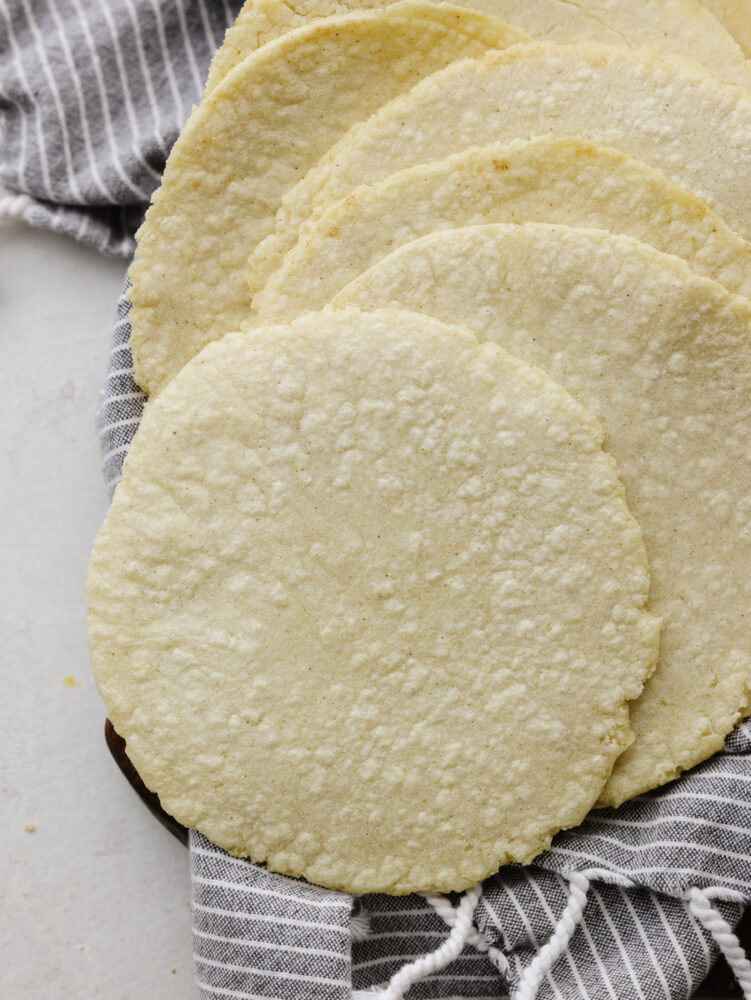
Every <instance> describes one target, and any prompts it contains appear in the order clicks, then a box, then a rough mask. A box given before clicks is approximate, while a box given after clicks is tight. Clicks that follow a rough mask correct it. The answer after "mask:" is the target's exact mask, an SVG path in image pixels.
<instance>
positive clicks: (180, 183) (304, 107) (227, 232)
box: [129, 0, 526, 395]
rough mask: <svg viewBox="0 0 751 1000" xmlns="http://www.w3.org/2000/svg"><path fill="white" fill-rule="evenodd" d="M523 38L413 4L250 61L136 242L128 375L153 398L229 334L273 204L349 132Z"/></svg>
mask: <svg viewBox="0 0 751 1000" xmlns="http://www.w3.org/2000/svg"><path fill="white" fill-rule="evenodd" d="M524 38H526V36H525V35H524V34H523V33H522V32H519V31H517V30H515V29H513V28H509V27H507V26H506V25H504V24H502V23H501V22H500V21H498V20H496V19H495V18H491V17H488V16H486V15H484V14H479V13H476V12H472V11H468V10H465V9H463V8H456V7H451V6H449V5H445V4H431V3H423V2H420V0H405V2H403V3H400V4H398V5H394V6H392V7H390V8H389V9H388V10H387V11H370V12H365V13H362V14H356V15H350V16H347V17H339V18H330V19H327V20H321V21H318V22H317V23H316V24H313V25H309V26H308V27H304V28H300V29H298V30H297V31H294V32H290V33H289V34H287V35H285V36H284V37H282V38H280V39H278V40H277V41H275V42H272V43H270V44H268V45H265V46H264V47H263V48H262V49H259V51H258V52H256V53H254V54H252V55H250V56H249V57H248V58H247V59H246V60H245V61H244V62H242V63H241V64H240V65H239V66H237V68H236V69H235V70H234V71H233V72H232V73H230V75H229V76H228V77H226V79H225V80H224V81H223V82H222V84H221V86H219V87H216V88H215V89H214V90H213V91H212V92H211V94H209V95H208V96H207V97H206V98H205V99H204V100H203V101H202V102H201V106H200V107H199V108H197V109H196V110H195V111H194V112H193V114H192V115H191V117H190V119H189V120H188V123H187V124H186V126H185V128H184V129H183V131H182V132H181V134H180V138H179V139H178V140H177V142H176V143H175V146H174V147H173V149H172V152H171V154H170V157H169V160H168V162H167V166H166V169H165V171H164V177H163V179H162V184H161V187H160V188H159V189H158V191H157V192H156V193H155V195H154V199H153V204H152V206H151V208H150V209H149V211H148V213H147V215H146V220H145V222H144V223H143V225H142V226H141V229H140V230H139V232H138V234H137V240H138V250H137V252H136V257H135V261H134V263H133V264H132V266H131V269H130V278H131V281H132V288H131V289H130V291H129V297H130V300H131V302H132V304H133V308H132V310H131V313H130V317H129V318H130V322H131V326H132V336H131V342H130V343H131V348H132V351H133V362H134V369H135V377H136V381H137V382H138V384H139V385H140V386H141V388H143V389H144V390H145V391H146V392H148V393H149V394H151V395H153V394H154V393H156V392H158V391H159V389H160V388H161V387H162V386H163V385H164V384H165V382H166V381H167V380H168V379H169V378H170V377H171V376H172V375H174V373H175V372H176V371H178V370H179V369H180V368H181V367H182V366H183V364H185V362H186V361H188V360H189V359H190V358H192V357H193V356H194V355H195V354H197V353H198V351H199V350H200V349H201V348H202V347H203V346H204V345H205V344H207V343H209V341H211V340H215V339H217V338H218V337H221V336H223V335H224V334H225V333H227V332H228V331H230V330H236V329H238V328H239V326H240V322H241V320H242V319H244V318H245V316H246V314H247V311H248V308H249V304H250V297H249V295H248V291H247V287H246V284H245V281H244V278H243V268H244V266H245V263H246V261H247V259H248V255H249V254H250V252H251V251H252V250H253V248H254V247H255V245H256V244H257V243H258V241H259V240H260V239H262V238H263V237H264V236H266V235H267V234H268V233H269V232H270V231H271V229H272V228H273V222H274V214H275V212H276V210H277V209H278V207H279V204H280V202H281V199H282V196H283V194H284V193H285V191H287V190H288V189H289V188H291V187H292V186H293V185H294V183H295V182H296V181H297V180H298V179H299V177H300V176H302V174H304V173H305V171H306V170H307V169H308V168H309V167H310V166H312V165H313V164H314V163H316V161H317V160H318V159H319V157H320V156H321V155H322V154H323V153H324V152H325V151H326V150H327V149H328V148H329V147H330V146H331V145H332V144H333V143H334V142H336V140H337V139H338V138H339V137H340V136H341V135H342V134H343V133H344V132H346V130H347V129H348V128H349V126H350V125H352V124H353V123H354V122H357V121H360V120H362V119H363V118H366V117H367V116H368V115H369V114H370V113H371V112H372V111H374V110H375V109H376V108H378V107H380V106H381V105H382V104H384V103H385V102H386V101H389V100H390V99H391V98H392V97H394V96H396V95H397V94H399V93H401V92H403V91H405V90H408V89H409V88H410V87H411V86H412V85H413V84H414V83H416V82H417V81H418V80H420V79H422V77H424V76H427V75H428V74H430V73H432V72H433V71H434V70H436V69H438V68H439V67H443V66H445V65H446V64H447V63H450V62H451V61H452V60H454V59H456V58H457V57H461V56H467V55H475V56H477V55H481V54H482V53H483V52H485V51H486V50H487V49H488V48H489V47H492V46H504V45H509V44H511V43H513V42H518V41H519V40H520V39H524Z"/></svg>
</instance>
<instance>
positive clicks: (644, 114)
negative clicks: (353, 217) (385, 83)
mask: <svg viewBox="0 0 751 1000" xmlns="http://www.w3.org/2000/svg"><path fill="white" fill-rule="evenodd" d="M447 122H451V127H450V128H447V127H446V123H447ZM545 134H552V135H555V136H559V137H561V136H574V137H578V138H581V139H585V140H587V141H589V142H598V143H601V144H602V145H606V146H613V147H615V148H617V149H620V150H621V151H622V152H624V153H628V154H629V155H630V156H633V157H634V158H636V159H639V160H642V161H644V162H645V163H647V164H648V165H649V166H652V167H654V168H656V169H658V170H662V171H663V172H664V173H665V174H666V175H667V176H669V177H670V178H671V179H672V180H674V181H675V182H676V183H677V184H680V185H681V186H682V187H684V188H685V189H686V190H688V191H691V192H693V193H694V194H696V195H697V196H699V197H700V198H702V199H703V200H705V201H706V202H707V204H708V205H709V206H710V207H711V208H712V209H713V210H714V211H716V212H717V213H718V214H719V215H720V216H721V217H722V218H723V219H724V220H725V222H726V223H727V224H728V225H729V226H730V227H731V228H732V229H734V230H736V231H737V232H738V233H739V234H740V235H741V236H742V237H743V238H744V239H749V238H751V99H749V95H748V94H747V93H746V92H744V91H742V90H740V89H739V88H733V87H725V86H722V85H720V84H719V83H718V82H717V81H716V79H715V78H714V77H713V76H712V75H711V74H709V73H707V72H705V71H704V70H702V69H701V68H700V67H699V66H695V65H693V64H691V63H689V62H688V61H687V60H682V59H679V58H677V57H675V58H669V57H667V56H661V55H657V54H656V53H653V52H649V51H647V50H646V49H639V50H632V49H626V48H614V47H608V46H598V45H593V44H586V45H574V46H560V45H553V44H549V43H532V44H528V45H520V46H513V47H512V48H509V49H507V50H506V51H504V52H489V53H487V54H486V55H485V56H484V57H483V58H480V59H476V60H463V61H458V62H455V63H454V64H453V65H451V66H449V67H447V68H446V69H444V70H442V71H440V72H438V73H435V74H434V75H433V76H431V77H429V78H428V79H427V80H424V81H422V82H421V83H420V84H418V85H417V86H415V87H414V88H413V89H412V90H411V91H410V93H408V94H405V95H402V96H401V97H399V98H397V99H395V100H394V101H392V102H391V103H390V104H388V105H386V106H385V107H383V108H382V109H380V111H378V112H376V113H375V114H374V115H373V116H372V117H371V118H370V119H369V120H368V121H366V122H363V123H361V124H359V125H357V126H355V127H354V128H353V129H352V130H351V131H350V132H349V133H348V134H347V135H346V136H345V137H344V138H343V139H342V140H341V141H340V142H339V143H337V145H336V146H334V147H332V149H330V150H329V152H328V153H327V154H326V155H325V156H324V157H323V158H322V159H321V161H320V163H319V164H317V165H316V167H314V168H313V169H312V170H310V171H309V172H308V174H307V175H306V176H305V177H304V178H303V179H302V180H301V181H300V182H299V183H298V184H296V185H295V187H294V188H293V189H292V190H291V191H290V192H289V193H288V194H287V195H286V196H285V197H284V199H283V201H282V207H281V208H280V210H279V212H278V214H277V220H276V225H275V231H274V233H273V234H272V235H271V236H269V237H268V238H267V239H266V240H265V241H264V244H263V247H259V249H258V252H257V254H256V255H255V264H254V273H253V274H252V275H251V274H249V275H248V280H249V281H251V280H252V281H253V285H252V286H251V287H250V290H251V292H252V293H253V294H255V292H257V291H259V290H260V288H262V287H263V283H264V282H265V280H266V279H267V278H268V277H269V276H270V275H271V274H272V273H273V271H275V270H276V268H277V267H279V266H280V264H281V260H282V258H283V256H284V254H285V253H286V252H287V251H288V250H289V249H291V247H292V246H294V244H295V243H296V242H297V238H298V235H299V232H300V227H301V226H302V225H303V223H304V222H305V221H306V220H307V219H309V218H310V217H311V216H315V215H317V214H320V213H321V212H322V211H324V210H325V208H326V207H327V206H328V204H330V203H331V202H333V201H339V200H341V199H342V198H344V197H345V196H346V195H347V194H349V193H350V192H351V191H352V190H354V188H356V187H357V186H359V185H361V184H375V183H377V182H378V181H380V180H383V179H384V178H385V177H388V176H389V174H394V173H396V172H397V171H399V170H404V169H405V168H407V167H410V166H415V165H417V164H420V163H429V162H431V161H433V160H441V159H444V158H445V157H447V156H451V155H452V154H455V153H457V152H461V151H462V150H466V149H469V148H471V147H473V146H486V145H488V144H489V143H491V142H507V141H511V140H513V139H517V138H522V139H529V138H532V137H534V136H539V135H545Z"/></svg>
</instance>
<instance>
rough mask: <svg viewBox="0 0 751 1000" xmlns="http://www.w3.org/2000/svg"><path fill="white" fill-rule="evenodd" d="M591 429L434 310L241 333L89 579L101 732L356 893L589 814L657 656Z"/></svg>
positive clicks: (636, 554)
mask: <svg viewBox="0 0 751 1000" xmlns="http://www.w3.org/2000/svg"><path fill="white" fill-rule="evenodd" d="M647 591H648V572H647V565H646V557H645V553H644V547H643V544H642V539H641V533H640V531H639V528H638V526H637V524H636V522H635V521H634V520H633V518H632V517H631V515H630V514H629V512H628V508H627V506H626V502H625V499H624V494H623V487H622V486H621V483H620V481H619V479H618V476H617V471H616V467H615V463H614V462H613V460H612V458H611V457H610V456H609V455H608V454H606V453H605V452H604V451H603V450H602V428H601V426H600V424H599V423H598V422H597V421H596V420H595V418H594V417H593V416H592V415H591V414H590V413H589V411H588V410H586V409H585V408H584V407H582V406H581V405H580V404H579V403H577V402H576V401H575V400H574V399H573V398H572V397H571V396H569V395H568V393H566V392H565V391H564V390H563V389H561V387H560V386H559V385H557V384H556V383H555V382H553V381H552V380H551V379H550V378H549V377H548V376H547V375H545V374H544V373H543V372H541V371H539V370H537V369H533V368H529V367H527V366H526V365H523V364H522V363H521V362H519V361H517V360H516V359H515V358H512V357H511V356H510V355H508V354H506V352H505V351H503V350H502V349H500V348H498V347H497V346H496V345H494V344H482V345H481V344H479V343H478V341H477V340H476V338H475V337H473V336H472V335H471V334H469V333H467V332H466V331H463V330H459V329H456V328H448V327H445V326H443V325H442V324H439V323H437V322H436V321H434V320H431V319H428V318H427V317H423V316H414V315H410V314H400V313H397V312H394V311H390V310H389V311H386V312H382V313H377V314H374V315H363V314H361V313H359V312H357V311H356V310H347V311H343V312H339V313H329V314H328V315H327V314H309V315H308V316H306V317H304V318H303V319H302V320H300V321H298V322H297V323H295V324H294V325H293V326H292V327H277V328H266V329H264V330H262V331H259V332H257V333H254V334H252V335H242V334H237V333H236V334H230V335H228V336H227V337H225V338H224V339H223V340H222V341H221V342H219V343H215V344H212V345H211V346H209V347H208V348H207V349H206V350H205V351H204V352H203V353H202V354H201V355H200V356H199V357H198V358H196V359H195V360H194V361H193V362H192V363H191V364H189V365H188V366H187V367H186V368H184V369H183V370H182V371H181V372H180V373H179V374H178V375H177V376H176V377H175V379H174V380H173V381H172V382H171V384H170V385H169V386H167V388H166V389H165V390H164V392H163V393H161V394H160V395H159V397H158V398H157V399H156V400H154V401H152V402H150V403H149V405H148V407H147V409H146V413H145V415H144V419H143V423H142V424H141V427H140V428H139V431H138V434H137V436H136V438H135V440H134V442H133V444H132V446H131V450H130V453H129V455H128V458H127V460H126V463H125V469H124V473H123V479H122V482H121V483H120V485H119V486H118V488H117V491H116V493H115V498H114V501H113V503H112V506H111V508H110V511H109V513H108V515H107V518H106V521H105V523H104V526H103V527H102V529H101V531H100V532H99V535H98V536H97V540H96V543H95V546H94V551H93V553H92V557H91V564H90V568H89V574H88V607H89V610H88V625H89V643H90V648H91V655H92V662H93V666H94V671H95V676H96V680H97V684H98V685H99V688H100V690H101V692H102V696H103V698H104V701H105V704H106V705H107V710H108V713H109V717H110V718H111V719H112V722H113V723H114V725H115V726H116V728H117V730H118V732H119V733H120V734H121V735H122V736H123V737H124V738H125V740H126V742H127V745H128V754H129V756H130V757H131V759H132V760H133V763H134V764H135V766H136V767H137V768H138V771H139V773H140V774H141V776H142V777H143V779H144V781H145V782H146V784H147V786H148V787H150V788H152V789H153V790H154V791H156V792H158V794H159V797H160V801H161V803H162V805H163V806H164V807H165V808H166V809H167V811H168V812H170V813H172V815H174V816H175V817H176V818H177V819H179V820H180V821H181V822H182V823H184V824H185V825H187V826H190V827H197V828H198V829H199V830H201V831H202V832H203V833H205V834H206V835H207V836H208V837H210V838H211V840H212V841H214V843H216V844H219V845H220V846H221V847H224V848H226V849H227V850H229V851H231V852H233V853H235V854H240V855H247V856H249V857H250V858H252V859H253V860H255V861H259V862H260V861H263V862H266V863H267V864H268V865H269V867H270V868H272V869H273V870H275V871H281V872H285V873H288V874H292V875H302V876H304V877H305V878H307V879H309V880H311V881H313V882H317V883H320V884H322V885H326V886H331V887H333V888H339V889H344V890H346V891H349V892H355V893H360V892H376V891H377V892H391V893H396V894H401V893H408V892H412V891H414V890H431V891H433V890H441V891H448V890H460V889H464V888H465V887H467V886H470V885H474V884H476V883H477V882H478V881H480V880H481V879H483V878H484V877H485V876H488V875H490V874H491V873H493V872H494V871H496V870H497V868H498V867H499V865H501V864H503V863H505V862H507V861H521V862H525V861H529V860H531V858H532V857H534V856H535V855H536V854H538V853H539V852H540V851H541V850H543V849H545V848H546V847H547V846H548V844H549V843H550V838H551V836H552V834H553V833H554V832H555V831H557V830H558V829H559V828H561V827H570V826H574V825H576V824H578V823H579V822H580V821H581V819H582V818H583V817H584V815H585V814H586V812H587V811H588V809H589V808H590V807H591V805H592V803H593V802H594V801H595V800H596V798H597V796H598V794H599V792H600V790H601V789H602V787H603V785H604V783H605V781H606V780H607V776H608V774H609V773H610V769H611V767H612V765H613V762H614V760H615V759H616V757H617V755H618V754H619V753H620V751H621V750H622V749H623V748H624V747H625V746H627V745H628V743H629V742H630V738H631V736H630V730H629V727H628V707H627V699H632V698H634V697H636V696H638V694H639V693H640V691H641V689H642V685H643V682H644V680H645V678H646V677H647V676H648V674H649V673H650V672H651V670H652V668H653V665H654V661H655V658H656V654H657V646H658V635H659V622H658V621H657V619H655V618H653V617H652V616H651V615H649V614H647V613H646V612H645V610H644V604H645V601H646V597H647Z"/></svg>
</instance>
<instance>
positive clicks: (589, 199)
mask: <svg viewBox="0 0 751 1000" xmlns="http://www.w3.org/2000/svg"><path fill="white" fill-rule="evenodd" d="M532 221H538V222H547V223H559V224H561V223H562V224H565V225H569V226H586V227H593V228H598V229H607V230H609V231H611V232H616V233H625V234H626V235H629V236H633V237H635V238H636V239H639V240H641V241H643V242H647V243H650V244H651V245H652V246H654V247H656V248H657V249H658V250H662V251H665V252H667V253H674V254H677V255H678V256H679V257H682V258H683V259H684V260H686V262H687V263H688V264H689V266H690V267H691V268H692V270H694V271H696V272H697V273H698V274H702V275H704V276H707V277H711V278H714V279H716V280H718V281H719V282H720V283H721V284H724V285H725V287H726V288H728V289H729V290H730V291H732V292H737V293H740V294H744V295H746V297H749V296H751V245H750V244H749V243H747V242H746V241H745V240H743V239H742V238H741V237H740V236H738V234H737V233H734V232H732V231H731V230H730V229H728V227H727V226H726V225H725V223H724V222H723V221H722V219H721V218H720V217H719V216H718V215H717V214H716V213H715V212H713V211H712V210H711V209H710V208H709V207H708V206H707V205H706V203H705V202H703V201H702V200H701V199H700V198H697V197H696V196H695V195H691V194H690V193H688V192H687V191H684V190H683V189H682V188H679V187H678V186H677V185H676V184H674V183H673V182H672V181H670V180H668V178H666V177H665V175H664V174H662V173H661V172H660V171H658V170H654V169H653V168H651V167H648V166H647V165H646V164H644V163H642V162H640V161H639V160H634V159H632V158H631V157H629V156H627V155H626V154H625V153H621V152H619V151H618V150H615V149H610V148H608V147H603V146H597V145H596V144H592V143H587V142H583V141H581V140H577V139H556V138H547V137H546V138H541V139H533V140H531V141H529V142H524V141H522V142H516V143H511V144H496V145H494V146H487V147H484V148H482V149H474V150H469V151H467V152H465V153H459V154H457V155H455V156H451V157H448V158H447V159H446V160H440V161H438V162H437V163H430V164H425V165H421V166H417V167H411V168H407V169H406V170H403V171H401V172H400V173H398V174H395V175H392V176H391V177H388V178H386V179H385V180H384V181H381V182H380V183H378V184H375V185H372V186H362V187H360V188H357V189H356V190H355V191H354V192H352V194H351V195H349V196H348V197H347V198H345V199H343V200H342V201H341V202H336V203H334V204H333V205H332V206H331V207H330V208H328V209H327V210H326V211H325V212H324V213H323V214H322V215H321V216H319V217H318V218H316V219H315V221H313V222H310V223H308V224H306V225H305V226H304V227H303V229H302V232H301V236H300V239H299V241H298V243H297V244H296V246H295V247H293V249H292V250H290V251H289V253H288V254H287V255H286V257H285V258H284V260H283V262H282V266H281V267H280V268H279V269H278V270H277V271H276V272H275V273H274V274H272V276H271V278H270V279H269V280H268V281H267V282H266V285H265V286H264V287H263V289H262V291H261V292H260V293H258V294H257V295H256V296H255V298H254V299H253V308H254V311H255V313H256V314H257V316H256V322H278V321H285V320H287V319H291V318H294V317H295V316H297V315H299V314H300V313H301V312H304V311H305V310H308V309H319V308H322V307H323V306H324V305H326V303H327V302H329V301H330V300H331V298H332V297H333V296H334V295H335V294H336V293H337V292H338V291H340V289H341V288H343V287H344V285H346V284H347V283H348V282H349V281H352V280H353V279H354V278H356V277H357V276H358V275H359V274H362V272H363V271H366V270H367V269H368V268H369V267H370V266H372V265H373V264H375V263H377V262H378V261H379V260H380V259H381V258H383V257H384V256H386V254H388V253H390V252H391V251H393V250H395V249H396V248H397V247H399V246H401V245H403V244H404V243H408V242H409V241H410V240H413V239H415V238H417V237H419V236H424V235H426V234H428V233H430V232H434V231H436V230H441V229H450V228H454V227H460V226H466V225H476V224H480V223H490V222H505V223H509V222H513V223H520V222H532ZM262 250H263V245H261V247H259V248H258V256H261V255H262ZM255 258H256V255H252V256H251V259H250V262H249V265H250V268H251V269H252V267H253V265H254V261H255ZM256 283H257V282H256V280H255V279H254V278H253V277H251V279H250V284H251V287H252V286H253V285H255V284H256Z"/></svg>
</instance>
